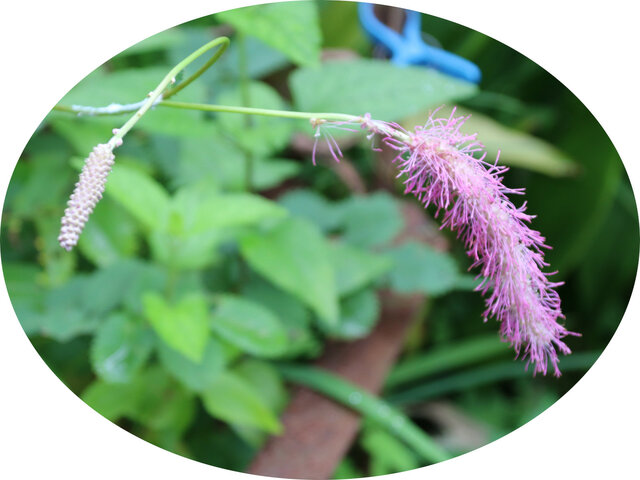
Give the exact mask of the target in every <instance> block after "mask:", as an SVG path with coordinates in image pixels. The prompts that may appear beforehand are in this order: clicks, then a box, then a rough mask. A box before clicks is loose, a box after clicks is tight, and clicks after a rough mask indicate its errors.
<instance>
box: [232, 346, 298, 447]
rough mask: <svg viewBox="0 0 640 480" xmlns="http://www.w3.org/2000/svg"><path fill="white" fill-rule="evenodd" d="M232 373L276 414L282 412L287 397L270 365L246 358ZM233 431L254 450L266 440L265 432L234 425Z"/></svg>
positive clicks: (278, 377)
mask: <svg viewBox="0 0 640 480" xmlns="http://www.w3.org/2000/svg"><path fill="white" fill-rule="evenodd" d="M233 372H234V373H236V374H237V375H238V376H239V377H240V378H242V379H244V380H245V381H246V382H247V383H248V384H250V385H251V386H252V387H253V388H254V389H255V390H257V391H259V392H260V396H261V398H262V399H263V400H264V401H265V403H266V404H267V405H268V406H269V408H270V409H271V410H273V411H274V412H275V413H276V414H280V413H281V412H282V411H283V410H284V407H285V406H286V404H287V402H288V399H289V396H288V394H287V390H286V388H285V386H284V383H283V381H282V378H281V377H280V374H279V373H278V371H277V370H276V369H275V368H274V367H273V366H272V365H271V364H270V363H267V362H265V361H262V360H257V359H255V358H248V359H245V360H243V361H242V362H241V363H239V364H238V365H237V366H236V367H234V369H233ZM234 430H235V431H236V432H237V433H238V434H239V435H240V436H241V437H242V438H243V439H244V440H245V441H246V442H248V443H249V444H251V445H253V446H255V447H256V448H259V447H260V446H261V445H262V444H263V443H264V441H265V440H266V438H267V435H266V433H265V432H263V431H260V430H258V429H256V428H255V427H247V426H244V425H242V426H241V425H234Z"/></svg>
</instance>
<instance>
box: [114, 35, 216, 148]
mask: <svg viewBox="0 0 640 480" xmlns="http://www.w3.org/2000/svg"><path fill="white" fill-rule="evenodd" d="M228 45H229V39H228V38H227V37H219V38H216V39H214V40H211V41H210V42H209V43H207V44H205V45H203V46H202V47H200V48H199V49H197V50H196V51H194V52H193V53H192V54H191V55H189V56H188V57H186V58H185V59H184V60H182V61H181V62H180V63H178V64H177V65H176V66H175V67H173V68H172V69H171V70H169V73H167V75H166V76H165V77H164V78H163V79H162V81H161V82H160V83H159V84H158V86H157V87H156V88H155V90H153V91H152V92H151V93H150V94H149V98H147V100H145V101H144V102H143V103H142V106H140V108H139V109H138V111H137V112H136V113H135V114H134V115H133V116H132V117H131V118H130V119H129V120H128V121H127V122H126V123H125V124H124V125H123V126H122V127H121V128H119V129H118V130H116V131H115V132H114V133H115V134H114V136H113V137H112V138H111V140H109V143H108V144H109V145H110V146H111V147H112V148H115V147H117V146H119V144H120V143H122V138H123V137H124V136H125V135H126V134H127V133H128V132H129V130H131V128H133V126H134V125H135V124H136V123H137V122H138V120H140V119H141V118H142V116H143V115H144V114H145V113H146V112H147V111H148V110H149V109H150V108H151V107H152V106H153V105H155V104H156V103H157V102H158V101H160V99H161V98H162V93H163V92H164V90H165V89H166V88H167V87H168V86H169V85H170V84H172V83H174V82H175V77H176V75H177V74H178V73H180V72H181V71H182V70H184V69H185V68H186V67H187V66H188V65H189V64H190V63H191V62H193V61H194V60H196V59H197V58H198V57H200V56H201V55H202V54H204V53H206V52H207V51H209V50H211V49H212V48H216V47H219V49H218V51H217V52H216V54H215V55H213V57H212V58H211V59H210V60H209V61H208V62H207V63H205V64H204V65H203V66H202V67H201V68H200V69H199V70H198V71H197V72H196V73H195V74H193V75H192V76H191V77H189V78H188V79H187V80H186V81H185V82H184V83H182V84H181V85H178V86H177V87H174V88H173V89H170V90H168V91H167V92H166V93H165V98H167V97H170V96H172V95H174V94H176V93H177V92H179V91H180V90H182V89H183V88H184V87H186V86H187V85H189V84H190V83H191V82H193V81H194V80H195V79H196V78H198V77H199V76H200V75H202V73H203V72H204V71H205V70H206V69H207V68H209V67H210V66H211V65H212V64H213V63H214V62H215V61H216V60H217V59H218V58H220V55H222V53H223V52H224V51H225V50H226V48H227V46H228ZM134 105H136V104H134Z"/></svg>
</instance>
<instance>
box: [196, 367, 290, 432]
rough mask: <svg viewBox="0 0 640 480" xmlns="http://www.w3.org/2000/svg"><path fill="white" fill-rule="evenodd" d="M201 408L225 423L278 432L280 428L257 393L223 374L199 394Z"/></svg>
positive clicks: (243, 383) (233, 376)
mask: <svg viewBox="0 0 640 480" xmlns="http://www.w3.org/2000/svg"><path fill="white" fill-rule="evenodd" d="M202 401H203V403H204V407H205V409H206V410H207V412H209V414H210V415H212V416H213V417H216V418H219V419H221V420H224V421H226V422H230V423H235V424H239V425H246V426H249V427H256V428H259V429H261V430H264V431H265V432H268V433H274V434H277V433H280V431H281V430H282V426H281V425H280V422H279V421H278V419H277V417H276V415H275V413H274V411H273V409H271V408H269V406H268V404H267V402H266V401H265V400H264V399H263V398H262V395H261V393H260V392H259V391H257V390H255V389H254V388H253V386H252V385H251V384H250V383H249V382H247V381H246V380H245V379H243V378H242V377H240V376H238V375H237V374H234V373H232V372H222V373H221V374H220V375H218V376H217V377H216V379H215V381H214V382H213V384H212V385H211V386H210V387H209V388H208V389H207V390H206V391H205V392H203V393H202Z"/></svg>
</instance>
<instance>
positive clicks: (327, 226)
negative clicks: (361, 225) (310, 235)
mask: <svg viewBox="0 0 640 480" xmlns="http://www.w3.org/2000/svg"><path fill="white" fill-rule="evenodd" d="M278 203H279V204H280V205H282V206H283V207H284V208H286V209H287V210H289V212H291V214H292V215H295V216H297V217H301V218H304V219H305V220H308V221H310V222H311V223H314V224H316V225H317V226H318V228H320V229H321V230H322V231H323V232H330V231H332V230H334V229H335V228H337V227H338V225H339V224H340V214H339V212H338V207H336V206H335V205H334V204H332V203H331V202H329V201H328V200H327V199H326V198H324V197H323V196H321V195H319V194H317V193H316V192H314V191H313V190H303V189H299V190H290V191H288V192H286V193H285V194H284V195H282V196H280V197H279V198H278Z"/></svg>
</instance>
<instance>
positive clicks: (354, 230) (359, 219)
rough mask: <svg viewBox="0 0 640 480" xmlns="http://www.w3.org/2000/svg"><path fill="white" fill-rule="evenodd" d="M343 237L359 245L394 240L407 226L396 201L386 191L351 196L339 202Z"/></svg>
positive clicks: (371, 244) (379, 243)
mask: <svg viewBox="0 0 640 480" xmlns="http://www.w3.org/2000/svg"><path fill="white" fill-rule="evenodd" d="M339 212H340V215H341V222H342V225H343V226H344V237H343V238H344V240H345V241H346V242H348V243H352V244H353V245H357V246H359V247H372V246H375V245H381V244H386V243H389V242H391V240H393V238H394V237H395V236H396V235H397V234H399V233H400V231H401V230H402V227H403V225H404V221H403V217H402V213H401V212H400V209H399V208H398V203H397V201H396V200H395V199H394V198H393V197H392V196H391V195H390V194H388V193H386V192H377V193H373V194H371V195H368V196H366V197H365V196H357V197H355V196H354V197H350V198H348V199H347V200H345V201H343V202H342V203H341V204H340V205H339Z"/></svg>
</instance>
